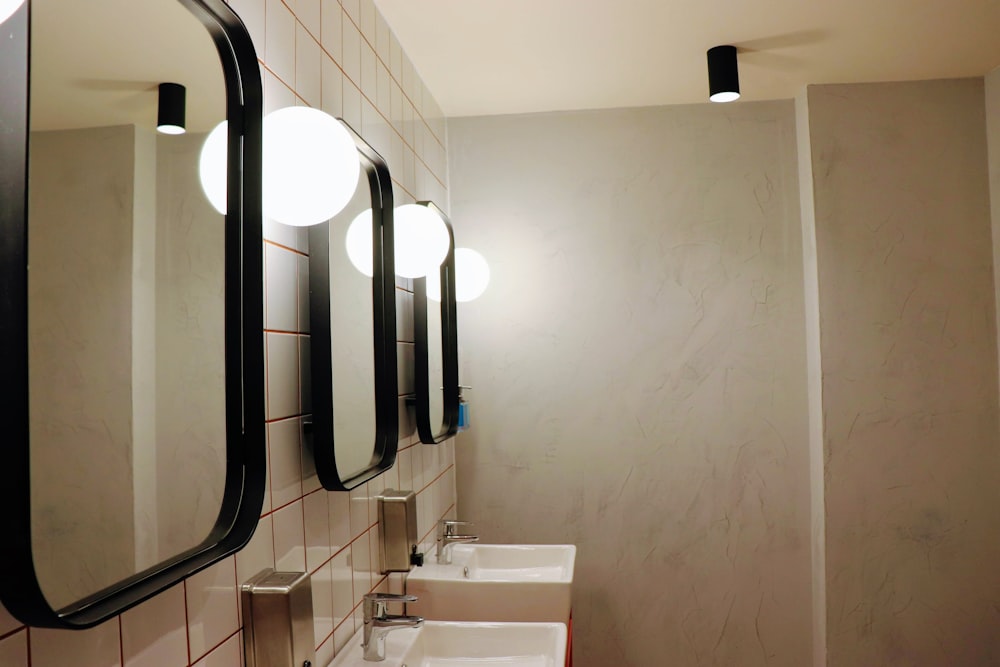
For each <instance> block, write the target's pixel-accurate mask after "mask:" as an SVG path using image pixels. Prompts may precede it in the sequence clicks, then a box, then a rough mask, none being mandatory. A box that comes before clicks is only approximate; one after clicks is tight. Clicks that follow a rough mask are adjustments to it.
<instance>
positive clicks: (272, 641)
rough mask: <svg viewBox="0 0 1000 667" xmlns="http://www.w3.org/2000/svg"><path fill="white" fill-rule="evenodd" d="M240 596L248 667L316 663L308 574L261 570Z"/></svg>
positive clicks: (307, 666)
mask: <svg viewBox="0 0 1000 667" xmlns="http://www.w3.org/2000/svg"><path fill="white" fill-rule="evenodd" d="M240 598H241V601H242V603H243V655H244V664H245V665H246V667H311V666H312V665H315V664H316V649H315V648H313V606H312V584H311V583H310V581H309V574H308V573H306V572H275V571H274V570H272V569H270V568H268V569H266V570H262V571H260V572H259V573H257V575H256V576H254V577H253V578H251V579H250V581H247V582H246V583H244V584H243V586H242V587H241V590H240Z"/></svg>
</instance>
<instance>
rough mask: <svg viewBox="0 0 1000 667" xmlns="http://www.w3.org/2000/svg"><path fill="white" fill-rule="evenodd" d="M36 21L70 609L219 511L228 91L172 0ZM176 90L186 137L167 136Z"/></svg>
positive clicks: (46, 273)
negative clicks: (163, 104) (218, 163)
mask: <svg viewBox="0 0 1000 667" xmlns="http://www.w3.org/2000/svg"><path fill="white" fill-rule="evenodd" d="M31 12H32V14H31V21H32V25H31V93H30V105H31V106H30V108H31V117H30V137H29V169H30V170H29V199H28V246H29V251H28V252H29V272H28V281H29V289H28V299H29V301H28V318H29V332H28V333H29V366H30V392H29V395H30V432H31V440H30V442H31V493H32V496H31V506H32V517H31V518H32V549H33V553H34V558H35V566H36V569H37V572H38V578H39V581H40V583H41V586H42V589H43V591H44V593H45V595H46V597H47V599H48V601H49V602H50V604H51V605H52V606H54V607H56V608H60V607H63V606H66V605H69V604H71V603H73V602H74V601H76V600H80V599H82V598H85V597H87V596H89V595H92V594H94V593H96V592H98V591H100V590H102V589H104V588H107V587H109V586H112V585H114V584H115V583H117V582H119V581H121V580H123V579H125V578H127V577H129V576H131V575H133V574H136V573H138V572H141V571H143V570H145V569H148V568H150V567H152V566H154V565H157V564H158V563H161V562H163V561H165V560H168V559H171V558H173V557H175V556H177V555H179V554H181V553H183V552H186V551H190V550H191V549H193V548H194V547H196V546H198V545H199V544H200V543H202V542H203V541H204V540H206V538H208V536H209V533H210V531H211V530H212V527H213V525H214V522H215V520H216V518H217V516H218V514H219V511H220V505H221V500H222V496H223V490H224V485H225V472H226V421H225V372H224V370H225V369H224V360H225V356H224V350H225V348H224V319H223V317H224V301H223V297H224V273H223V272H224V216H223V215H221V214H219V213H218V212H217V211H216V210H215V209H214V208H213V207H212V206H211V205H210V204H209V202H208V201H207V200H206V199H205V197H204V195H203V194H202V191H201V186H200V183H199V180H198V169H197V165H198V158H199V152H200V149H201V144H202V142H203V141H204V138H205V136H206V134H207V133H208V132H209V131H210V130H211V129H212V128H213V127H214V126H215V125H216V124H218V123H219V122H221V121H223V120H225V114H226V107H225V83H224V79H223V74H222V69H221V66H220V63H219V56H218V53H217V51H216V48H215V45H214V43H213V41H212V39H211V37H210V35H209V34H208V32H207V31H206V30H205V28H204V27H203V26H202V24H201V23H200V22H199V21H198V20H197V19H196V18H195V17H194V16H192V15H191V14H190V13H189V12H188V10H187V9H185V7H184V6H183V5H181V4H180V3H179V2H178V1H177V0H149V1H145V2H135V1H134V0H88V2H65V1H64V0H32V1H31ZM136 26H155V29H152V30H137V29H136ZM164 82H172V83H178V84H181V85H183V86H184V87H185V88H186V130H187V131H186V133H185V134H182V135H177V136H170V135H164V134H158V133H157V132H156V125H157V103H158V88H159V84H160V83H164Z"/></svg>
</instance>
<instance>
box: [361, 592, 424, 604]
mask: <svg viewBox="0 0 1000 667" xmlns="http://www.w3.org/2000/svg"><path fill="white" fill-rule="evenodd" d="M364 599H365V600H371V601H372V602H416V601H417V596H416V595H407V594H405V593H403V594H400V593H365V598H364Z"/></svg>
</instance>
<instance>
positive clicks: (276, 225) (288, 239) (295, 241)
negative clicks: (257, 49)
mask: <svg viewBox="0 0 1000 667" xmlns="http://www.w3.org/2000/svg"><path fill="white" fill-rule="evenodd" d="M272 78H273V77H272ZM279 85H280V84H279ZM266 90H267V88H266V87H265V97H266V96H267V93H266ZM286 106H295V98H294V97H291V98H290V101H289V104H282V105H281V106H276V107H275V108H276V109H281V108H284V107H286ZM264 239H265V240H267V241H271V242H272V243H277V244H278V245H281V246H285V247H286V248H291V249H292V250H297V251H298V252H309V230H308V228H307V227H292V226H291V225H283V224H281V223H280V222H277V221H275V220H271V219H270V218H264Z"/></svg>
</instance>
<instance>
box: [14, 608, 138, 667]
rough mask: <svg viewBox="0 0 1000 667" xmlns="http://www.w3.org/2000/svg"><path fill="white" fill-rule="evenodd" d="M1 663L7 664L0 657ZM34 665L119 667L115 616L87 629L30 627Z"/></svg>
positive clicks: (40, 666) (46, 666)
mask: <svg viewBox="0 0 1000 667" xmlns="http://www.w3.org/2000/svg"><path fill="white" fill-rule="evenodd" d="M0 664H4V665H5V664H6V663H4V662H3V660H2V659H0ZM31 665H32V667H65V666H66V665H85V666H86V667H119V666H120V665H121V634H120V626H119V620H118V619H117V618H114V619H112V620H110V621H106V622H104V623H102V624H100V625H98V626H97V627H95V628H89V629H87V630H49V629H46V628H32V629H31Z"/></svg>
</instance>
